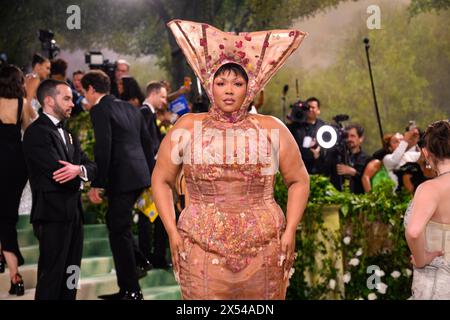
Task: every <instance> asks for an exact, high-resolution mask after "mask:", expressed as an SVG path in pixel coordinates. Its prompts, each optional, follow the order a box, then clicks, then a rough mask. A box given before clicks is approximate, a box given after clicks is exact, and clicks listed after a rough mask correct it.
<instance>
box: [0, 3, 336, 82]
mask: <svg viewBox="0 0 450 320" xmlns="http://www.w3.org/2000/svg"><path fill="white" fill-rule="evenodd" d="M341 1H344V0H321V1H309V0H302V1H299V0H281V1H280V0H244V1H242V0H224V1H222V0H198V1H180V0H165V1H161V0H152V1H111V0H98V1H92V0H78V1H76V3H73V1H69V0H59V1H55V0H53V1H44V2H42V1H31V0H20V1H8V2H7V3H6V4H4V5H3V4H2V8H1V10H2V14H1V16H2V19H0V48H3V50H6V52H7V54H8V57H9V59H10V62H11V63H14V64H17V65H19V66H26V65H27V64H29V62H30V59H31V56H32V53H33V52H35V51H40V43H39V41H38V39H37V31H38V29H52V30H53V31H55V32H56V40H57V42H58V43H59V44H60V46H61V47H63V48H65V49H76V48H83V49H86V50H89V49H100V48H105V47H106V48H109V49H112V50H114V51H116V52H119V53H121V54H128V55H136V56H139V55H149V54H155V55H156V56H157V57H158V58H159V65H160V66H162V67H163V68H164V69H166V71H170V74H171V75H172V77H173V78H174V80H175V82H176V83H177V85H178V84H181V83H182V79H183V76H184V75H185V74H188V73H190V72H191V71H190V68H188V67H187V64H186V63H185V62H184V58H183V56H182V54H181V52H180V51H179V48H178V46H177V45H176V43H175V41H174V39H173V38H172V36H171V35H170V34H169V32H168V30H167V27H166V23H167V22H169V21H170V20H172V19H175V18H177V19H186V20H192V21H200V22H205V23H210V24H213V25H214V26H216V27H218V28H221V29H224V30H226V31H250V30H252V31H253V30H260V29H265V28H286V27H288V26H289V25H290V24H291V23H292V21H293V20H294V19H296V18H298V17H301V16H312V15H314V14H315V13H317V12H320V11H323V10H325V9H326V8H328V7H330V6H335V5H336V4H338V3H339V2H341ZM72 4H76V5H78V6H79V7H80V9H81V30H69V29H67V27H66V20H67V19H68V17H69V14H67V12H66V10H67V8H68V7H69V6H70V5H72ZM19 30H20V31H19Z"/></svg>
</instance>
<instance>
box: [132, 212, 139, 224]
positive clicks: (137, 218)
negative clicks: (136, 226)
mask: <svg viewBox="0 0 450 320" xmlns="http://www.w3.org/2000/svg"><path fill="white" fill-rule="evenodd" d="M138 221H139V216H138V215H137V214H135V215H134V216H133V222H134V223H138Z"/></svg>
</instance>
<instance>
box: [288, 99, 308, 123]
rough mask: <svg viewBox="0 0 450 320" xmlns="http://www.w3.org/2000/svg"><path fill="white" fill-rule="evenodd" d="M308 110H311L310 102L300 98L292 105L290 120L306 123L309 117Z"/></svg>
mask: <svg viewBox="0 0 450 320" xmlns="http://www.w3.org/2000/svg"><path fill="white" fill-rule="evenodd" d="M308 111H309V106H308V104H307V103H306V102H303V101H301V100H299V101H297V102H295V103H294V104H292V105H291V113H290V115H288V118H289V120H291V121H294V122H297V123H305V122H306V120H307V118H308V115H307V112H308Z"/></svg>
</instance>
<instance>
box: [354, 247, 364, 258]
mask: <svg viewBox="0 0 450 320" xmlns="http://www.w3.org/2000/svg"><path fill="white" fill-rule="evenodd" d="M362 254H363V250H362V248H359V249H358V251H356V253H355V255H356V256H357V257H360V256H361V255H362Z"/></svg>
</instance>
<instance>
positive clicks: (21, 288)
mask: <svg viewBox="0 0 450 320" xmlns="http://www.w3.org/2000/svg"><path fill="white" fill-rule="evenodd" d="M15 280H16V283H13V282H12V281H11V288H10V289H9V294H15V295H17V296H23V295H24V294H25V285H24V284H23V280H22V276H21V275H20V274H16V279H15Z"/></svg>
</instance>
